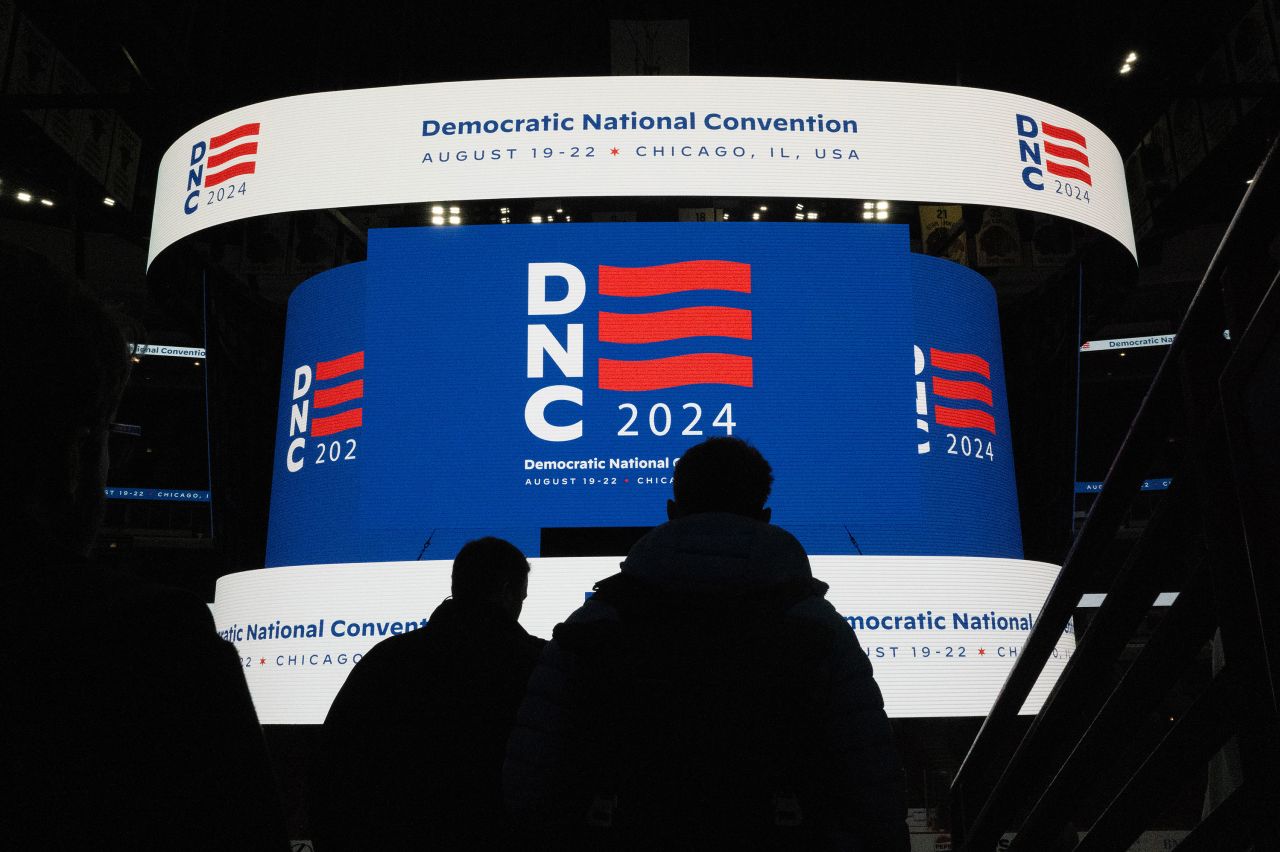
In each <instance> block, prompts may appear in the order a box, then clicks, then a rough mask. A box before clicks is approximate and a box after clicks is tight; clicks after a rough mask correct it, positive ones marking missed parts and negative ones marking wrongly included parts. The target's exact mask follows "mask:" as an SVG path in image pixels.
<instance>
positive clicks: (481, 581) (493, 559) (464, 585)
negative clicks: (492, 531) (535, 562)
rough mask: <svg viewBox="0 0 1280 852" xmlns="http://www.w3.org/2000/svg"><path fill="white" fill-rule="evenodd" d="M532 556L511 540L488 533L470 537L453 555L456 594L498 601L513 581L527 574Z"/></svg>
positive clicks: (453, 583)
mask: <svg viewBox="0 0 1280 852" xmlns="http://www.w3.org/2000/svg"><path fill="white" fill-rule="evenodd" d="M528 574H529V560H528V559H526V558H525V556H524V554H523V553H521V552H520V548H518V547H516V546H515V545H514V544H512V543H511V542H509V541H505V540H503V539H500V538H494V537H493V536H485V537H484V538H478V539H476V540H475V541H469V542H467V543H466V544H464V545H463V546H462V549H461V550H459V551H458V555H457V556H455V557H454V558H453V577H452V583H451V592H452V594H453V596H454V598H456V599H459V600H472V601H496V600H498V599H499V598H500V597H501V596H502V591H503V589H505V588H506V587H507V586H508V585H509V584H510V583H511V582H513V581H515V580H519V579H521V578H523V577H527V576H528Z"/></svg>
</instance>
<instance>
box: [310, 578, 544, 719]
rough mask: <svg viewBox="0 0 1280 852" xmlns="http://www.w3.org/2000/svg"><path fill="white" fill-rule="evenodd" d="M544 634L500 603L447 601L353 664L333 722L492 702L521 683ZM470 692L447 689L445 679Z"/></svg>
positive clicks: (413, 716) (410, 715)
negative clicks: (523, 624)
mask: <svg viewBox="0 0 1280 852" xmlns="http://www.w3.org/2000/svg"><path fill="white" fill-rule="evenodd" d="M545 644H546V641H545V640H543V639H539V638H537V637H534V636H530V635H529V634H528V632H526V631H525V629H524V628H523V627H521V626H520V624H519V623H518V622H516V621H515V620H514V619H512V618H510V617H504V616H503V615H502V614H501V613H500V612H499V611H498V610H497V608H496V607H489V606H480V605H474V604H464V603H460V602H458V601H455V600H446V601H444V602H443V603H441V604H440V606H438V607H436V609H435V611H434V612H432V613H431V617H430V618H429V619H428V622H427V624H426V626H425V627H421V628H418V629H415V630H410V631H408V632H407V633H403V634H401V635H399V636H392V637H389V638H387V639H384V640H382V641H381V642H379V643H378V644H377V645H374V646H373V647H372V648H370V649H369V651H368V653H366V654H365V655H364V657H363V658H362V659H361V660H360V662H359V663H358V664H357V665H356V666H355V668H354V669H353V670H352V671H351V674H350V675H349V676H348V678H347V682H346V683H345V684H344V685H343V688H342V690H341V692H340V693H339V695H338V698H337V699H336V700H335V701H334V704H333V707H332V709H331V710H330V712H329V719H328V720H327V721H328V722H330V723H342V724H347V723H352V722H355V721H357V720H364V721H368V722H370V723H373V724H382V723H385V722H387V721H390V720H391V719H392V718H398V717H407V718H410V719H412V720H413V721H414V724H415V727H416V726H417V724H418V723H419V722H420V721H421V720H420V718H418V717H417V714H418V713H420V712H423V710H424V708H426V709H437V710H438V709H440V708H442V707H444V706H446V705H448V704H450V703H451V702H452V701H454V700H457V701H466V700H471V701H475V702H477V703H485V702H487V701H488V697H487V696H492V695H493V694H494V693H495V692H500V691H503V690H504V688H505V689H506V690H508V691H510V690H522V689H523V687H524V683H525V681H526V680H528V677H529V673H530V672H531V671H532V670H533V666H534V664H535V663H536V662H537V659H538V654H539V653H541V651H542V647H543V645H545ZM446 684H449V685H455V686H457V685H462V684H466V685H469V687H470V688H471V689H470V691H468V692H465V693H461V692H459V693H454V694H453V695H442V694H441V692H440V689H441V687H442V686H443V685H446Z"/></svg>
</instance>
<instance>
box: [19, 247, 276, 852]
mask: <svg viewBox="0 0 1280 852" xmlns="http://www.w3.org/2000/svg"><path fill="white" fill-rule="evenodd" d="M129 362H130V353H129V350H128V347H127V345H126V343H125V339H124V336H123V335H122V333H121V331H120V328H119V327H118V326H117V325H116V323H115V322H114V321H113V319H112V318H111V316H110V315H109V314H108V313H107V312H106V311H105V310H104V309H103V308H102V306H101V305H100V304H99V303H98V302H97V301H96V300H94V299H93V298H91V297H89V296H88V295H86V294H85V293H84V292H82V291H81V290H80V289H79V288H78V287H77V286H76V285H75V284H73V283H72V282H70V281H68V280H65V279H64V278H62V277H61V276H60V275H58V274H55V273H54V272H53V270H51V269H50V268H49V266H48V265H47V264H46V263H45V262H44V261H43V260H41V259H39V258H37V257H36V256H34V255H31V254H30V253H27V252H25V251H22V250H18V249H13V248H9V247H5V246H2V245H0V379H2V381H0V387H3V393H4V395H5V397H6V399H7V400H8V405H9V406H10V407H7V408H6V411H8V412H11V413H10V414H9V415H8V416H6V417H5V418H4V422H5V437H4V444H5V446H4V451H3V452H2V453H0V483H3V485H2V487H0V521H2V522H3V525H4V532H3V535H2V536H0V547H2V548H3V566H2V568H0V673H2V676H3V681H4V683H3V687H2V690H3V693H4V698H3V699H2V701H0V715H2V716H3V719H2V721H0V767H3V770H2V772H0V776H2V777H3V779H4V781H3V786H2V788H0V845H3V846H4V847H5V848H6V849H72V848H75V849H237V850H238V849H244V850H256V849H275V850H285V849H288V842H287V840H286V837H285V831H284V821H283V819H282V817H281V811H280V803H279V797H278V794H277V791H276V788H275V783H274V780H273V779H272V775H271V770H270V766H269V764H268V760H267V752H266V746H265V743H264V741H263V737H262V731H261V729H260V728H259V726H258V720H257V716H256V715H255V713H254V709H253V704H252V702H251V701H250V698H249V691H248V688H247V687H246V685H245V680H244V673H243V671H242V670H241V668H240V659H239V656H238V655H237V653H236V650H235V648H234V647H233V646H232V645H231V644H230V643H228V642H225V641H223V640H222V639H221V638H219V637H218V635H217V633H215V631H214V624H213V618H212V617H211V615H210V613H209V608H208V606H207V605H206V604H204V603H203V602H201V601H200V600H199V599H198V598H196V597H195V596H193V595H190V594H188V593H186V592H182V591H178V590H176V589H168V588H164V587H160V586H154V585H148V584H145V583H142V582H140V581H138V580H137V579H135V578H133V577H131V576H129V575H126V574H123V573H120V572H115V571H107V570H104V569H101V568H97V567H95V566H93V565H92V564H91V563H90V562H89V561H88V559H87V555H88V553H89V550H90V545H91V543H92V541H93V538H94V534H95V532H96V531H97V528H98V525H99V522H100V519H101V515H102V509H103V501H104V491H103V488H104V485H105V479H106V472H107V463H108V458H107V434H108V430H109V422H110V420H111V418H112V416H113V414H114V413H115V410H116V406H117V404H118V403H119V400H120V396H121V394H122V392H123V390H124V385H125V381H126V379H127V378H128V374H129ZM173 568H174V571H180V570H182V566H181V565H180V564H175V565H174V566H173Z"/></svg>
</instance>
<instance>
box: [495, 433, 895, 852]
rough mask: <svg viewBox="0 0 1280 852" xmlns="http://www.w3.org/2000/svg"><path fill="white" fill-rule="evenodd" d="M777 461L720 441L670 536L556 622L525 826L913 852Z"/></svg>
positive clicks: (529, 771)
mask: <svg viewBox="0 0 1280 852" xmlns="http://www.w3.org/2000/svg"><path fill="white" fill-rule="evenodd" d="M772 482H773V476H772V471H771V470H770V468H769V464H768V462H766V461H765V459H764V458H763V457H762V456H761V455H760V453H759V452H758V451H757V450H756V449H755V448H754V447H751V446H750V445H748V444H747V443H745V442H743V441H741V440H739V439H736V438H713V439H711V440H708V441H706V442H704V443H702V444H699V445H697V446H695V447H693V448H692V449H690V450H689V452H688V453H686V454H685V455H684V456H683V457H681V458H680V460H679V462H678V463H677V465H676V468H675V477H674V492H675V499H674V500H671V501H668V504H667V514H668V517H669V518H670V521H669V522H668V523H666V524H663V525H662V526H660V527H657V528H655V529H654V530H652V531H651V532H650V533H648V534H647V535H646V536H645V537H644V538H642V539H641V540H640V541H639V542H637V543H636V545H635V546H634V547H633V548H632V549H631V552H630V553H629V554H628V555H627V558H626V560H625V561H624V562H623V563H622V571H621V573H619V574H616V575H614V576H612V577H609V578H607V579H605V580H602V581H601V582H599V583H598V584H597V585H596V591H595V594H594V595H593V596H592V597H591V598H590V599H589V600H588V601H587V602H586V604H585V605H584V606H582V607H581V608H579V609H578V610H577V611H576V612H574V613H573V614H572V615H571V616H570V617H569V619H568V620H567V621H566V622H565V623H563V624H561V625H558V626H557V627H556V629H555V633H554V637H553V639H552V641H551V642H550V644H549V645H548V646H547V648H546V650H545V652H544V653H543V655H542V657H541V659H540V661H539V664H538V668H537V669H536V670H535V672H534V675H533V677H532V678H531V679H530V682H529V689H528V693H527V697H526V699H525V701H524V703H523V705H522V706H521V708H520V715H519V718H518V721H517V726H516V729H515V731H514V732H513V734H512V737H511V743H510V746H509V749H508V754H507V761H506V764H505V768H504V782H505V793H506V799H507V803H508V806H509V807H510V809H511V810H512V813H513V816H514V817H515V818H516V819H518V820H520V821H521V822H522V823H523V824H524V825H525V826H527V827H528V829H529V830H531V831H536V832H539V833H540V834H541V835H542V837H541V839H542V841H543V842H546V843H549V844H556V845H559V846H562V847H570V846H572V847H577V848H588V849H614V848H623V849H716V848H722V849H805V850H809V849H845V850H855V852H903V850H906V849H907V848H908V836H907V829H906V822H905V818H906V807H905V802H904V791H903V787H904V784H903V772H902V764H901V762H900V760H899V758H898V755H897V751H896V748H895V746H894V742H893V736H892V732H891V730H890V727H889V723H888V720H887V718H886V717H885V713H884V703H883V699H882V698H881V695H880V690H879V688H878V687H877V685H876V682H875V680H874V679H873V678H872V673H871V664H870V662H869V661H868V660H867V657H866V654H864V653H863V651H862V648H861V647H860V646H859V644H858V641H857V639H856V637H855V636H854V633H853V631H852V630H851V629H850V627H849V625H848V623H847V622H846V621H845V620H844V619H843V618H842V617H841V616H840V615H839V614H838V613H837V612H836V610H835V609H834V608H833V607H832V606H831V604H829V603H827V601H826V600H824V598H823V595H824V594H825V592H826V588H827V587H826V585H825V584H824V583H821V582H819V581H817V580H814V579H813V576H812V574H811V573H810V569H809V560H808V557H807V556H806V555H805V552H804V550H803V549H802V548H801V546H800V543H799V542H798V541H796V539H795V538H794V537H792V536H791V535H790V534H789V533H787V532H786V531H785V530H782V529H780V528H779V527H776V526H772V525H771V524H770V523H769V519H770V516H771V512H770V510H769V509H768V508H765V502H766V500H767V499H768V496H769V491H770V489H771V485H772Z"/></svg>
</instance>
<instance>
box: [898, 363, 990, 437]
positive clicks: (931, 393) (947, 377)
mask: <svg viewBox="0 0 1280 852" xmlns="http://www.w3.org/2000/svg"><path fill="white" fill-rule="evenodd" d="M912 349H913V350H915V353H914V354H915V373H916V428H917V429H919V430H920V431H921V432H928V431H929V420H930V418H929V398H930V397H932V398H933V417H932V420H933V422H934V423H935V424H936V425H938V426H942V427H944V428H948V429H959V430H970V429H978V430H981V431H984V432H988V433H990V435H991V437H992V438H994V437H995V435H996V420H995V417H994V416H993V415H992V412H993V411H994V410H995V408H994V406H995V400H994V399H993V398H992V395H991V364H990V363H989V362H988V361H987V359H986V358H983V357H981V356H979V355H971V354H969V353H966V352H944V351H943V350H941V349H934V348H933V347H929V355H928V358H927V359H926V357H925V353H924V350H922V349H921V348H920V347H919V346H913V347H912ZM926 371H928V372H929V375H928V376H926V375H925V373H926ZM946 434H947V437H948V438H950V440H951V443H950V445H949V446H948V447H947V454H948V455H957V452H956V450H957V446H959V448H960V450H961V451H960V453H958V454H959V455H965V456H971V455H974V453H975V449H976V454H977V455H978V456H979V457H984V458H988V459H991V458H993V457H994V451H993V450H992V449H991V443H990V441H991V439H990V438H988V439H986V440H985V441H984V440H983V439H982V438H981V437H975V436H972V435H962V436H961V437H960V438H959V439H957V438H956V435H955V433H954V432H948V433H946ZM932 446H933V445H932V442H931V441H929V440H928V439H926V440H924V441H921V442H920V443H918V444H917V445H916V453H917V454H919V455H923V454H925V453H927V452H929V451H930V450H931V449H932ZM966 447H967V448H968V452H964V448H966Z"/></svg>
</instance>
